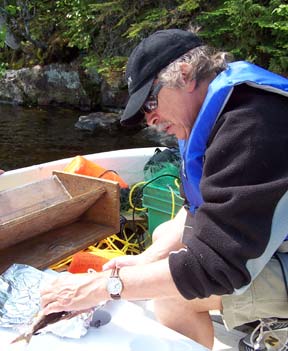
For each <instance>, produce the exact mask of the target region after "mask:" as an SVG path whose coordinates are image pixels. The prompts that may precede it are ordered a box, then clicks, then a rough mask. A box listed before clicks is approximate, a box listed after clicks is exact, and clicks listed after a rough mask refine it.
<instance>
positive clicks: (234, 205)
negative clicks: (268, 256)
mask: <svg viewBox="0 0 288 351" xmlns="http://www.w3.org/2000/svg"><path fill="white" fill-rule="evenodd" d="M273 95H275V94H273ZM271 99H272V100H271V101H270V104H269V102H268V101H267V104H263V101H262V102H261V100H260V102H261V103H259V106H256V107H255V106H254V105H255V104H252V105H249V104H248V105H245V107H241V106H240V107H239V106H238V107H237V108H236V109H234V110H231V111H228V112H226V113H224V114H223V115H222V116H221V117H220V119H219V120H218V122H217V123H216V125H215V126H214V128H213V131H212V136H211V138H210V139H211V140H210V141H209V145H208V147H207V150H206V154H205V161H204V167H203V176H202V180H201V183H200V188H201V192H202V196H203V199H204V203H203V204H202V205H201V207H199V208H198V210H197V212H196V213H195V215H194V216H193V217H191V216H188V219H187V221H186V227H185V230H184V236H183V243H184V245H185V249H182V250H180V251H179V252H174V253H171V254H170V256H169V265H170V270H171V274H172V277H173V280H174V282H175V284H176V286H177V288H178V290H179V291H180V293H181V294H182V295H183V296H184V297H185V298H187V299H192V298H195V297H199V298H204V297H208V296H210V295H224V294H231V293H233V292H234V290H235V289H239V288H241V287H243V286H245V285H247V284H249V282H250V281H251V275H250V272H249V270H248V268H247V266H246V263H247V260H249V259H253V258H257V257H260V256H261V255H263V252H264V250H265V248H266V247H267V245H269V240H270V230H271V222H272V217H273V213H274V209H275V207H276V205H277V203H278V201H279V199H280V198H281V197H282V195H283V194H284V193H285V192H286V191H287V189H288V162H287V155H288V141H287V140H288V139H287V133H288V118H287V113H288V109H287V103H286V105H285V104H283V106H284V107H285V106H286V110H285V109H284V111H280V110H279V113H277V110H275V108H273V106H275V104H274V100H275V98H274V100H273V98H271ZM276 101H277V99H276ZM262 104H263V106H262ZM283 106H282V108H283Z"/></svg>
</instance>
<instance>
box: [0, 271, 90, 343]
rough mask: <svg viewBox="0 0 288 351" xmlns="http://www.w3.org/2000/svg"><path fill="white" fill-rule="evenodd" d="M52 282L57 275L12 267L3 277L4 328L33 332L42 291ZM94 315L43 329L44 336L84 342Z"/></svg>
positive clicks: (0, 313) (0, 309) (0, 316)
mask: <svg viewBox="0 0 288 351" xmlns="http://www.w3.org/2000/svg"><path fill="white" fill-rule="evenodd" d="M54 273H55V272H54ZM51 278H53V275H52V276H51V275H50V274H49V273H45V272H42V271H40V270H38V269H36V268H33V267H31V266H28V265H24V264H13V265H12V266H10V267H9V268H8V269H7V270H6V271H5V272H4V273H3V274H2V275H1V276H0V327H7V328H14V329H17V330H18V331H21V332H23V331H24V330H25V328H26V329H29V326H31V324H32V323H33V321H34V320H35V318H36V316H37V314H38V313H39V311H40V288H41V286H42V285H44V284H45V282H47V280H49V279H51ZM93 312H94V310H91V312H88V313H87V312H86V313H82V314H80V315H78V316H76V317H74V318H71V319H70V320H63V321H59V322H57V323H55V324H53V325H49V327H46V328H45V329H43V332H48V331H49V332H52V333H54V334H56V335H58V336H65V337H70V338H80V337H81V336H83V335H85V334H86V333H87V330H88V328H89V324H90V321H91V320H92V318H93ZM41 332H42V331H41Z"/></svg>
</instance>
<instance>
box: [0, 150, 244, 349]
mask: <svg viewBox="0 0 288 351" xmlns="http://www.w3.org/2000/svg"><path fill="white" fill-rule="evenodd" d="M161 149H163V148H161ZM154 153H155V147H150V148H137V149H125V150H116V151H110V152H102V153H97V154H90V155H85V158H86V159H88V160H90V161H93V162H95V163H97V164H98V165H100V166H102V167H103V168H105V169H109V170H111V169H112V170H114V171H116V172H117V173H118V174H119V175H120V176H121V177H122V178H123V179H124V180H125V181H126V182H127V183H128V184H129V185H132V184H135V183H137V182H141V181H143V167H144V165H145V163H146V162H147V161H148V160H149V159H150V158H151V157H152V156H153V154H154ZM72 159H73V157H70V158H65V159H61V160H56V161H52V162H47V163H42V164H39V165H33V166H29V167H24V168H20V169H15V170H11V171H7V172H5V173H4V174H2V175H0V191H4V190H8V189H13V188H15V187H20V186H24V185H25V184H28V183H31V182H36V181H40V180H43V179H46V178H48V177H50V176H51V174H52V172H53V171H59V172H61V171H63V170H64V168H65V167H66V166H67V165H68V164H69V163H70V162H71V161H72ZM107 311H108V313H111V315H112V316H113V319H112V322H111V323H109V324H108V325H107V327H105V326H103V329H101V328H100V329H99V330H93V331H89V333H88V334H87V335H86V336H85V337H84V338H81V339H79V340H72V341H71V340H68V341H67V340H65V339H59V338H57V337H55V336H53V335H48V334H44V335H39V336H37V337H35V338H32V341H31V344H30V345H29V351H34V350H35V351H36V350H37V351H38V350H39V349H40V347H41V348H42V349H43V351H45V350H46V349H45V345H49V349H51V348H52V347H53V348H54V350H55V351H58V350H59V351H60V350H65V349H68V348H69V350H71V351H73V350H80V349H81V351H90V350H91V351H92V350H94V348H95V349H96V347H97V349H99V350H100V349H101V350H102V351H105V350H111V349H112V348H111V347H113V350H119V351H120V350H121V351H124V350H133V351H141V350H144V349H145V350H151V351H154V350H155V351H156V350H157V351H162V350H163V351H165V350H177V351H178V350H179V351H181V350H183V351H185V350H194V351H205V350H206V349H205V348H204V347H202V346H201V345H199V344H197V343H195V342H194V341H192V340H190V339H188V338H186V337H184V336H182V335H180V334H178V333H177V332H175V331H172V330H170V329H169V328H166V327H164V326H162V325H160V324H159V323H157V322H156V321H155V318H154V315H153V305H152V304H151V303H150V302H149V301H140V302H139V303H132V302H129V301H121V302H117V303H114V302H111V304H109V306H108V307H107ZM211 315H212V317H213V318H212V319H213V320H214V322H213V323H214V327H215V345H214V349H213V350H215V351H218V350H226V349H230V350H232V351H234V350H235V351H236V350H238V341H239V339H240V338H242V337H243V336H244V335H246V334H245V333H243V332H242V331H240V330H233V331H230V332H227V331H226V329H225V327H224V326H223V323H221V317H220V316H219V314H218V313H217V312H216V311H213V312H211ZM127 316H129V318H128V317H127ZM123 321H124V324H123ZM104 327H105V328H104ZM14 337H15V332H14V331H11V330H7V329H4V328H0V338H1V343H2V345H6V347H7V350H8V349H9V347H10V345H9V340H10V341H11V339H13V338H14ZM111 337H112V338H111ZM113 340H114V341H113ZM108 341H109V342H110V343H109V342H108ZM5 343H6V344H5ZM4 348H5V346H4ZM1 349H2V348H1ZM5 350H6V349H5ZM11 350H12V349H11Z"/></svg>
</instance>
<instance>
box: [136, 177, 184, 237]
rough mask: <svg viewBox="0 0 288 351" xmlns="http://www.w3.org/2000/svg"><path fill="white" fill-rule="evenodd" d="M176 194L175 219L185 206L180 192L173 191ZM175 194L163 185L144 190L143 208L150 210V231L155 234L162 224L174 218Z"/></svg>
mask: <svg viewBox="0 0 288 351" xmlns="http://www.w3.org/2000/svg"><path fill="white" fill-rule="evenodd" d="M172 190H173V193H174V204H175V209H174V213H173V217H174V216H175V215H176V214H177V212H178V211H179V210H180V208H181V207H182V206H183V199H182V198H181V197H180V194H179V191H178V190H176V189H174V188H173V189H172ZM172 199H173V194H172V193H171V190H170V189H169V187H165V186H163V185H155V184H153V183H152V184H149V185H147V186H146V187H145V188H144V189H143V207H146V208H147V209H148V231H149V233H151V234H152V233H153V231H154V229H155V228H156V227H157V226H158V225H159V224H161V223H163V222H166V221H169V219H171V218H172V204H173V200H172Z"/></svg>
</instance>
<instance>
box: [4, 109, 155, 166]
mask: <svg viewBox="0 0 288 351" xmlns="http://www.w3.org/2000/svg"><path fill="white" fill-rule="evenodd" d="M83 114H84V113H82V112H81V111H75V110H69V109H63V108H61V109H60V108H49V109H41V108H23V107H19V106H10V105H0V169H4V170H6V171H7V170H11V169H15V168H20V167H25V166H30V165H33V164H38V163H42V162H48V161H52V160H57V159H61V158H65V157H71V156H75V155H84V154H90V153H95V152H102V151H110V150H118V149H126V148H127V149H129V148H134V147H148V146H154V145H155V144H154V143H153V142H152V141H143V140H139V139H137V138H133V137H132V136H131V132H130V133H128V132H125V133H124V132H122V133H121V134H118V133H117V134H116V135H109V134H108V133H105V132H103V131H102V132H101V133H98V134H96V135H93V134H91V133H89V132H85V131H81V130H77V129H75V127H74V124H75V123H76V122H77V120H78V118H79V116H80V115H83Z"/></svg>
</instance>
